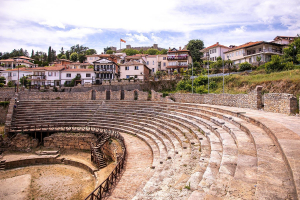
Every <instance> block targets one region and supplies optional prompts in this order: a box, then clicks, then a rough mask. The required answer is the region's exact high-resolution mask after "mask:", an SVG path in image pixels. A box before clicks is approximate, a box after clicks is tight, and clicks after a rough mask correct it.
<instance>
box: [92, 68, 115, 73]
mask: <svg viewBox="0 0 300 200" xmlns="http://www.w3.org/2000/svg"><path fill="white" fill-rule="evenodd" d="M113 71H114V70H113V69H97V68H96V69H95V72H106V73H113Z"/></svg>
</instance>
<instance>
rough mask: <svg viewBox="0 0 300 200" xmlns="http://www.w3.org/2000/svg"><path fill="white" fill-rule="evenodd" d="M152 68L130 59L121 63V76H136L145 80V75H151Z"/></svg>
mask: <svg viewBox="0 0 300 200" xmlns="http://www.w3.org/2000/svg"><path fill="white" fill-rule="evenodd" d="M149 72H150V69H149V68H148V67H147V66H146V65H144V64H142V63H139V62H136V61H130V62H126V63H124V64H122V65H120V78H121V79H128V78H131V77H132V78H135V79H140V80H145V77H148V76H149V74H150V73H149Z"/></svg>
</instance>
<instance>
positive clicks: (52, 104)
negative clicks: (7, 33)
mask: <svg viewBox="0 0 300 200" xmlns="http://www.w3.org/2000/svg"><path fill="white" fill-rule="evenodd" d="M45 124H49V125H57V126H60V125H70V126H71V125H79V126H86V125H89V126H101V127H103V128H109V129H111V128H113V129H115V130H118V131H120V132H125V133H128V134H132V135H135V136H136V137H138V138H140V139H141V140H143V141H145V142H146V143H147V145H149V147H150V148H151V151H152V153H153V164H152V165H153V168H154V167H155V169H153V170H155V173H154V174H153V176H152V178H151V179H150V180H149V181H148V182H147V184H146V185H145V187H144V189H143V190H142V191H138V192H137V193H136V196H135V198H134V199H143V198H146V199H147V198H155V199H167V198H173V199H178V198H179V199H182V198H183V197H185V198H186V197H190V199H195V198H196V199H201V198H203V199H204V198H212V199H216V198H230V199H232V198H233V199H254V198H258V199H260V198H272V199H285V198H294V199H296V198H297V192H296V191H297V188H295V185H296V184H295V181H294V179H293V177H292V176H291V173H290V170H291V168H290V167H289V165H288V164H287V162H288V161H286V160H285V159H286V157H285V156H286V155H285V154H284V152H282V150H281V149H280V148H279V147H278V141H277V142H276V140H274V138H272V137H271V136H270V133H267V132H266V131H265V129H263V128H261V127H259V126H257V125H255V124H254V123H253V122H252V121H251V120H250V119H248V118H246V117H244V116H243V113H239V112H234V111H230V110H228V109H223V108H220V107H213V106H209V105H197V104H184V103H164V102H150V101H61V100H60V101H20V103H19V104H18V106H17V109H16V111H15V113H14V117H13V120H12V128H14V127H18V126H29V125H45ZM274 180H276V181H274ZM186 186H187V187H186Z"/></svg>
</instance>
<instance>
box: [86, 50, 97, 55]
mask: <svg viewBox="0 0 300 200" xmlns="http://www.w3.org/2000/svg"><path fill="white" fill-rule="evenodd" d="M85 53H86V55H93V54H97V51H96V50H95V49H88V50H86V52H85Z"/></svg>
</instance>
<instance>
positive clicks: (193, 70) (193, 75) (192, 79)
mask: <svg viewBox="0 0 300 200" xmlns="http://www.w3.org/2000/svg"><path fill="white" fill-rule="evenodd" d="M193 93H194V69H193V57H192V94H193Z"/></svg>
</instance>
